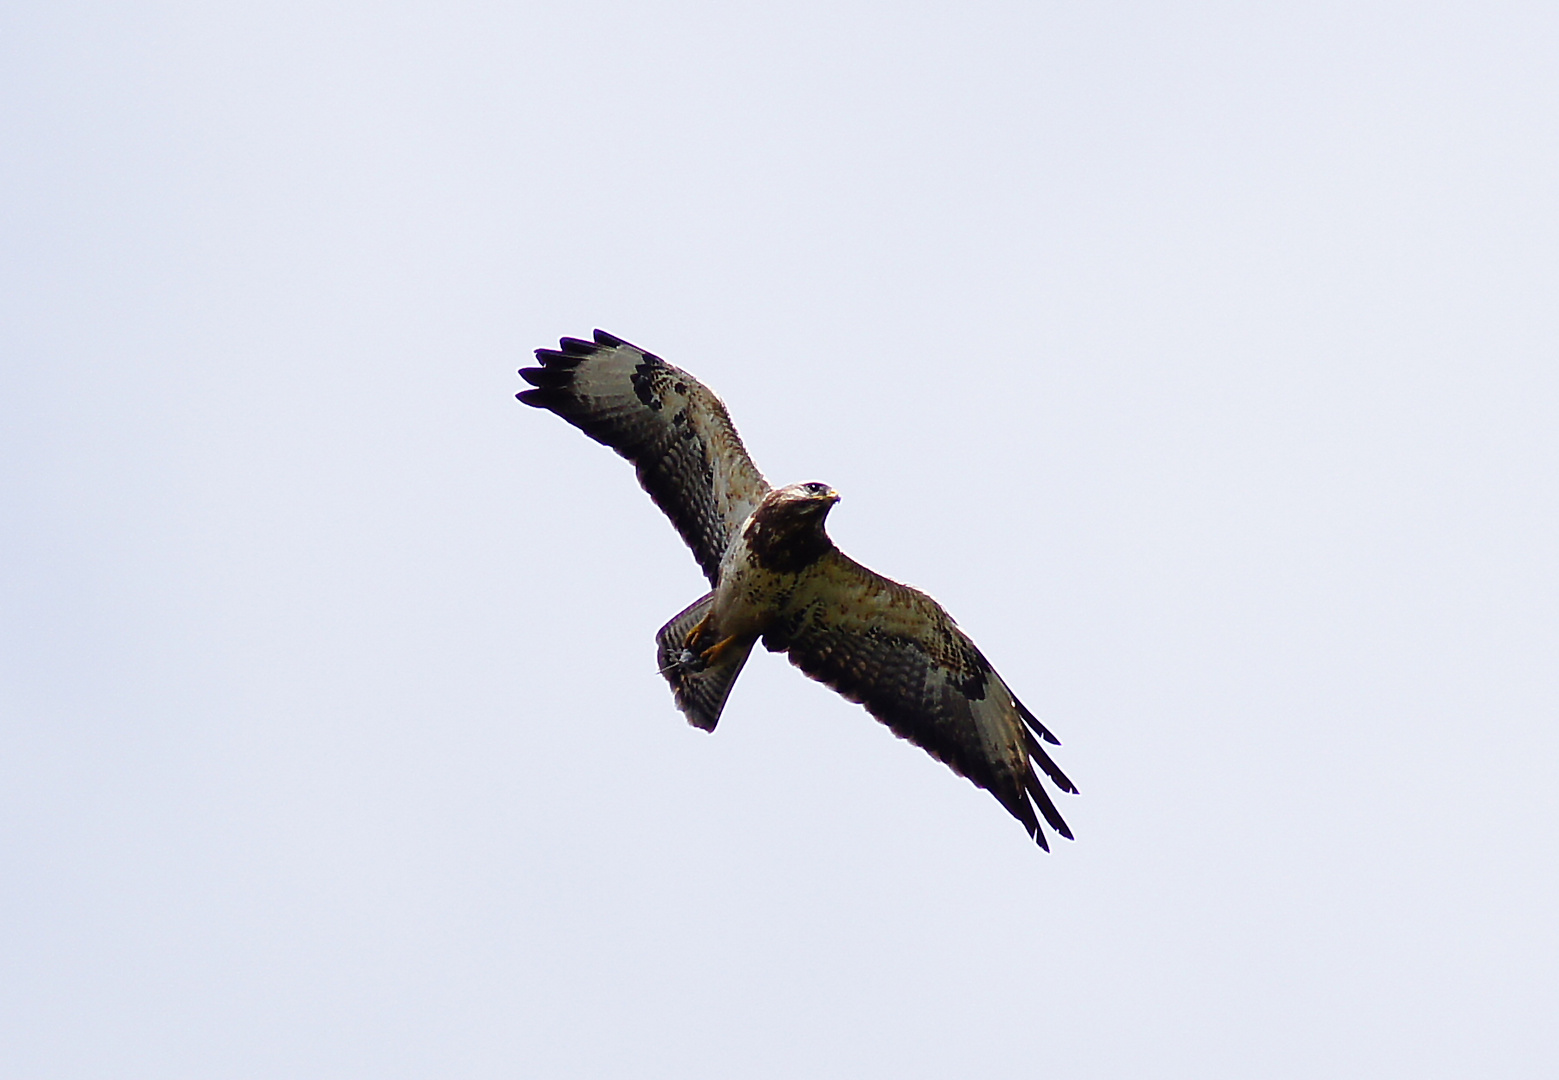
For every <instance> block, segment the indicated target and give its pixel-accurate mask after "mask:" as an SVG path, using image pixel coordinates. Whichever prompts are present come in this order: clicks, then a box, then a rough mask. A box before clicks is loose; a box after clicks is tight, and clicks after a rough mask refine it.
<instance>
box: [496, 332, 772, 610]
mask: <svg viewBox="0 0 1559 1080" xmlns="http://www.w3.org/2000/svg"><path fill="white" fill-rule="evenodd" d="M558 344H559V348H557V349H537V350H536V359H537V360H539V361H540V362H541V366H540V367H533V368H522V369H521V370H520V376H521V377H522V378H523V379H524V380H525V381H526V382H528V383H530V384H531V386H533V387H535V389H532V390H525V391H522V392H521V393H520V394H518V395H516V396H517V397H518V398H519V399H520V400H521V401H523V402H524V403H525V404H527V405H533V406H535V407H537V408H540V409H548V410H550V411H552V412H555V413H557V414H558V415H559V416H561V417H562V418H563V419H564V420H567V421H568V422H569V423H570V424H573V425H574V426H575V427H577V428H579V429H580V430H581V431H583V432H584V433H585V434H586V435H589V436H590V437H591V438H592V439H595V440H596V441H597V442H599V443H603V444H604V445H606V446H609V447H611V448H612V449H613V450H615V451H617V453H619V454H621V455H622V456H623V457H625V458H627V459H628V460H629V461H631V462H633V465H634V469H635V471H636V472H637V473H638V477H639V483H640V485H641V486H642V487H643V488H644V490H645V491H647V492H649V494H650V498H652V499H654V500H655V504H656V505H657V506H659V507H660V508H661V510H663V511H664V512H665V514H666V516H667V517H669V518H670V519H671V523H672V525H674V526H675V527H676V529H677V532H679V533H680V534H681V535H682V539H683V540H685V541H686V542H687V545H688V547H690V548H692V550H693V557H694V558H695V559H697V560H698V565H699V567H700V568H702V569H703V571H704V576H705V577H707V578H708V579H709V582H710V584H711V585H713V584H715V583H716V581H717V579H718V578H719V570H720V558H721V556H722V555H724V553H725V549H726V545H727V544H728V543H729V541H730V538H731V535H732V534H733V533H734V532H735V530H736V529H737V528H738V527H740V525H741V523H742V522H743V521H744V520H746V518H747V515H748V514H750V513H752V511H753V509H754V508H755V507H756V506H757V505H758V503H759V502H761V501H762V500H763V497H764V495H766V494H767V493H768V491H769V485H768V482H767V481H765V480H764V478H763V474H762V473H760V472H759V471H758V469H757V467H756V466H755V465H753V463H752V459H751V458H749V457H748V456H747V450H746V448H745V447H744V446H743V445H742V440H741V438H740V436H738V435H737V434H736V428H735V427H734V426H733V425H732V423H731V418H730V416H729V415H728V414H727V413H726V411H725V406H724V405H723V404H721V402H720V399H719V398H717V397H715V395H714V394H713V392H711V391H710V390H709V388H708V387H706V386H705V385H704V384H703V383H701V382H699V381H698V380H697V379H695V378H693V376H691V375H689V374H688V373H687V372H685V371H683V370H681V369H680V368H676V367H673V366H672V365H670V364H668V363H666V362H665V361H664V360H662V359H660V357H658V356H655V355H654V354H653V353H648V352H645V351H644V350H643V349H640V348H638V347H637V346H635V345H630V344H629V343H628V342H626V341H623V340H622V339H620V338H616V337H613V336H612V335H611V334H608V333H606V332H604V331H602V330H597V331H596V332H595V340H594V341H581V340H579V339H578V338H563V339H562V340H561V341H560V342H559V343H558Z"/></svg>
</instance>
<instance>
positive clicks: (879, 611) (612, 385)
mask: <svg viewBox="0 0 1559 1080" xmlns="http://www.w3.org/2000/svg"><path fill="white" fill-rule="evenodd" d="M536 356H537V358H538V359H539V360H540V361H541V363H542V366H541V367H539V368H525V369H523V370H521V372H520V374H521V375H522V376H524V378H525V380H526V381H527V382H529V383H531V385H532V386H534V387H536V389H533V390H527V391H524V392H523V393H521V394H520V395H519V397H520V400H522V401H524V402H525V403H526V404H529V405H535V406H537V407H539V408H545V409H549V410H551V411H553V412H555V413H557V414H558V415H559V416H562V417H563V418H564V419H565V420H567V421H568V422H569V423H571V424H573V425H575V426H576V427H578V428H580V429H581V430H583V431H584V432H585V433H586V434H588V435H590V436H591V437H592V438H594V439H596V440H598V441H599V442H602V443H605V444H606V445H607V446H610V447H612V448H613V449H614V450H616V451H617V452H618V453H619V454H622V455H623V456H624V457H626V458H628V459H629V460H630V461H632V462H633V463H634V465H635V467H636V468H637V470H638V474H639V480H640V483H642V484H643V485H644V487H645V489H646V490H647V491H649V493H650V496H651V497H652V498H653V499H654V500H655V502H656V503H657V504H658V505H659V506H660V507H661V509H663V510H664V511H665V512H666V514H667V515H668V516H669V517H670V518H671V520H672V522H673V524H675V525H676V527H677V530H678V531H679V532H680V533H681V534H682V537H683V539H684V540H686V541H687V543H688V546H689V547H691V548H692V549H693V554H694V557H695V558H696V559H697V560H698V563H699V565H700V566H701V567H702V568H703V570H704V573H705V575H706V576H707V577H708V578H709V581H710V584H711V585H713V586H714V588H713V590H712V591H711V592H709V593H707V594H706V595H705V596H703V597H701V598H700V599H699V600H697V601H696V602H694V603H693V604H692V605H691V606H690V607H688V608H687V609H686V610H684V611H683V612H681V613H680V614H679V615H677V616H676V618H674V619H672V620H671V621H670V622H668V623H667V624H666V625H665V626H663V627H662V628H661V630H660V632H659V633H658V634H657V635H656V647H657V657H658V660H659V664H660V670H661V673H662V674H663V675H665V677H666V679H667V681H668V682H670V684H671V688H672V693H673V695H674V696H675V698H676V702H677V706H678V707H679V708H680V709H681V710H682V711H683V713H684V714H685V715H686V716H687V718H688V720H689V721H690V722H691V723H692V724H694V725H695V726H697V727H700V728H703V729H704V730H706V731H713V730H714V728H715V725H716V723H717V722H718V721H719V719H720V713H721V710H722V709H723V708H724V707H725V702H726V698H727V697H728V696H729V695H730V691H731V687H732V686H733V685H734V683H735V681H736V677H737V675H739V674H740V673H741V669H742V665H743V664H745V663H746V661H747V657H748V655H749V654H750V653H751V651H752V647H753V646H754V645H755V644H756V643H757V642H758V641H760V640H761V641H762V642H763V644H764V647H765V648H767V649H768V650H769V651H771V652H784V653H786V654H787V655H788V656H789V657H790V660H791V662H792V663H794V664H795V665H796V666H797V667H799V668H800V669H801V670H802V671H804V672H806V674H808V675H810V676H811V677H812V678H814V679H817V680H818V681H820V682H823V683H825V684H827V685H828V686H831V687H832V688H834V689H835V690H837V691H838V692H839V693H840V694H842V695H843V696H844V697H846V698H848V699H849V700H851V701H855V702H859V703H860V704H862V705H865V706H866V709H867V711H868V712H869V713H871V715H873V716H875V717H876V718H877V719H878V720H881V721H882V722H883V723H884V724H886V725H887V726H888V727H889V728H890V729H892V730H893V732H894V733H895V734H897V735H899V736H900V737H901V738H904V739H908V740H909V741H911V742H913V743H915V744H916V745H918V746H920V747H922V748H923V749H925V750H926V751H927V752H928V753H930V754H931V755H932V756H933V757H935V758H936V759H937V760H939V761H942V762H944V763H946V764H947V765H948V766H949V767H951V768H952V769H953V770H954V771H955V772H957V773H959V774H960V775H962V776H966V777H968V778H969V779H970V780H972V781H973V782H974V783H975V784H978V785H979V786H980V787H983V788H985V789H986V790H987V791H989V792H991V794H993V795H994V796H995V797H996V798H997V799H998V800H999V801H1000V802H1001V804H1002V805H1003V806H1005V807H1006V808H1007V810H1008V811H1009V812H1010V813H1011V814H1012V815H1013V816H1014V817H1016V818H1017V819H1018V820H1019V821H1020V822H1022V823H1023V825H1024V827H1025V828H1026V829H1027V830H1028V832H1029V835H1030V836H1032V837H1033V838H1034V839H1035V841H1037V842H1038V843H1039V845H1040V846H1041V847H1044V848H1047V849H1048V847H1049V845H1048V843H1047V842H1046V840H1045V835H1044V832H1043V830H1042V828H1041V826H1040V823H1039V819H1040V817H1043V818H1044V820H1045V822H1046V823H1047V824H1048V825H1049V826H1050V827H1051V828H1052V829H1053V830H1055V832H1057V833H1059V834H1060V835H1062V836H1065V837H1068V838H1070V837H1071V835H1072V833H1071V831H1070V830H1069V829H1068V828H1067V825H1066V822H1065V821H1063V820H1062V818H1061V815H1060V813H1058V812H1057V810H1056V806H1055V803H1054V801H1053V800H1052V799H1051V797H1050V794H1049V792H1048V791H1046V789H1045V788H1044V786H1043V785H1042V783H1041V782H1040V779H1039V776H1038V774H1037V773H1036V772H1035V768H1034V767H1035V766H1036V765H1037V766H1038V767H1039V770H1040V771H1042V772H1043V773H1044V774H1045V775H1046V776H1047V777H1049V779H1050V781H1051V783H1053V784H1054V785H1055V786H1056V787H1057V788H1059V789H1060V790H1062V791H1067V792H1075V791H1076V790H1077V789H1076V788H1075V787H1074V786H1073V785H1072V782H1071V781H1070V780H1068V779H1067V778H1066V776H1065V774H1063V773H1062V772H1061V770H1060V769H1059V768H1058V767H1057V766H1056V764H1055V762H1054V761H1052V760H1051V758H1050V756H1049V754H1047V753H1046V751H1045V749H1044V745H1043V743H1047V742H1048V743H1052V744H1054V743H1056V738H1055V736H1053V735H1052V734H1051V733H1050V732H1049V731H1047V730H1046V729H1045V727H1044V725H1043V724H1041V723H1040V722H1039V721H1038V720H1037V719H1036V718H1035V717H1034V714H1033V713H1031V712H1029V710H1028V709H1026V708H1025V707H1024V706H1023V704H1022V702H1020V701H1018V699H1017V698H1016V697H1015V696H1014V695H1013V693H1012V691H1011V690H1009V689H1008V688H1007V684H1006V683H1005V682H1003V681H1002V679H1001V677H1000V676H999V675H997V674H996V672H995V671H994V670H993V669H992V668H991V665H990V663H989V662H988V661H987V660H986V659H985V657H984V656H983V655H982V654H981V653H980V650H979V649H978V648H976V647H975V645H974V642H972V641H971V640H969V637H968V635H966V634H965V633H964V632H963V631H962V630H960V629H959V628H958V625H957V624H956V623H954V622H953V619H952V617H951V616H950V615H948V614H947V612H946V611H945V610H943V608H942V606H941V605H940V604H938V603H937V602H936V601H935V600H933V599H931V598H930V597H929V596H927V595H926V594H925V593H922V592H920V591H918V590H916V589H912V588H910V587H909V586H907V585H901V584H899V583H898V582H895V581H890V580H889V579H887V578H885V577H882V576H881V575H879V574H875V573H873V572H872V571H870V570H868V569H867V568H866V567H864V566H862V565H860V564H859V563H857V562H855V561H854V560H852V559H850V558H849V557H848V556H846V555H845V554H844V553H843V552H841V551H840V550H839V549H838V548H837V547H835V546H834V543H833V541H832V540H830V539H829V537H828V533H827V531H826V530H825V528H824V522H825V520H826V519H827V516H828V512H829V511H830V510H831V509H832V508H833V506H834V504H835V503H837V502H838V501H839V496H838V495H837V494H836V493H835V492H834V491H833V490H832V489H831V488H829V487H828V486H827V485H826V484H817V483H811V484H792V485H790V486H788V487H783V488H779V489H777V490H776V489H772V488H770V487H769V485H768V483H767V482H766V481H765V480H764V479H763V476H762V475H761V474H760V473H759V472H758V470H757V469H756V468H755V467H754V466H753V464H752V461H751V460H750V459H749V458H748V456H747V452H746V450H745V449H744V448H743V446H742V442H741V439H740V438H739V437H738V436H737V434H736V429H735V428H734V427H733V426H732V425H731V421H730V418H729V417H728V416H727V415H726V411H725V407H724V406H723V405H721V403H720V401H719V399H718V398H716V397H715V396H714V394H712V393H711V392H710V391H709V390H708V389H707V388H706V387H704V386H703V385H702V384H701V383H699V382H698V381H697V380H696V379H694V378H693V377H692V376H690V375H688V374H687V373H686V372H684V371H681V370H679V369H677V368H674V367H672V366H671V365H669V364H667V363H665V362H664V361H663V360H660V359H659V358H658V357H655V356H653V355H651V354H649V353H646V352H644V351H643V350H642V349H638V348H636V347H635V346H632V345H629V344H628V343H626V342H624V341H622V340H620V339H618V338H615V337H612V336H611V335H610V334H605V333H603V332H601V331H599V330H597V331H596V333H595V341H594V342H586V341H580V340H577V339H574V338H564V339H563V341H562V343H561V348H560V349H557V350H552V349H538V350H537V352H536ZM1030 800H1032V802H1031V801H1030ZM1035 807H1037V808H1038V811H1039V813H1038V814H1037V815H1036V813H1035Z"/></svg>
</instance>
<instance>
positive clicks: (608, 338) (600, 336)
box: [595, 330, 628, 349]
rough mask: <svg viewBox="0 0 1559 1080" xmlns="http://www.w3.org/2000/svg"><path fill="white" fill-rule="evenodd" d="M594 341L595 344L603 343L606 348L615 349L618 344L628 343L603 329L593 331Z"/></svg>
mask: <svg viewBox="0 0 1559 1080" xmlns="http://www.w3.org/2000/svg"><path fill="white" fill-rule="evenodd" d="M595 343H596V344H597V345H604V346H606V347H607V348H608V349H615V348H617V346H619V345H626V344H628V343H627V342H626V341H624V340H623V339H622V338H620V337H617V336H616V335H614V334H608V333H607V332H606V331H605V330H597V331H596V332H595Z"/></svg>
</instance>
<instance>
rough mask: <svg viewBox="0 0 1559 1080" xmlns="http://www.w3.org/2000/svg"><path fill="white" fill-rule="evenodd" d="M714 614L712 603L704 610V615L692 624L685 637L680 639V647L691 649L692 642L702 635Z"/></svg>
mask: <svg viewBox="0 0 1559 1080" xmlns="http://www.w3.org/2000/svg"><path fill="white" fill-rule="evenodd" d="M714 614H715V608H714V605H713V604H710V605H709V610H708V611H706V612H704V617H703V618H702V619H699V620H698V622H697V624H696V625H694V627H693V629H691V630H689V631H688V632H687V637H685V638H683V639H682V647H683V648H684V649H691V648H692V647H693V643H694V642H696V641H697V640H698V639H699V638H701V637H703V636H704V631H705V630H706V629H707V628H708V627H709V620H710V619H712V618H713V617H714Z"/></svg>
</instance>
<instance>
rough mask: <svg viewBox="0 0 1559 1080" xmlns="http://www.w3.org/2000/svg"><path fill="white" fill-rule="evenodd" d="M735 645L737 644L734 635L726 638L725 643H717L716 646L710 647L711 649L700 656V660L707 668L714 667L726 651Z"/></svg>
mask: <svg viewBox="0 0 1559 1080" xmlns="http://www.w3.org/2000/svg"><path fill="white" fill-rule="evenodd" d="M734 644H736V638H735V636H734V635H733V636H732V637H728V638H726V639H725V640H724V641H720V642H716V643H715V644H713V645H711V646H709V648H707V649H705V650H704V651H703V652H702V653H700V654H699V659H701V660H702V661H703V662H704V666H705V667H709V666H711V665H713V664H714V662H715V661H716V660H718V659H720V657H721V655H722V654H723V653H724V652H725V650H727V649H729V648H730V647H731V646H732V645H734Z"/></svg>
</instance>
